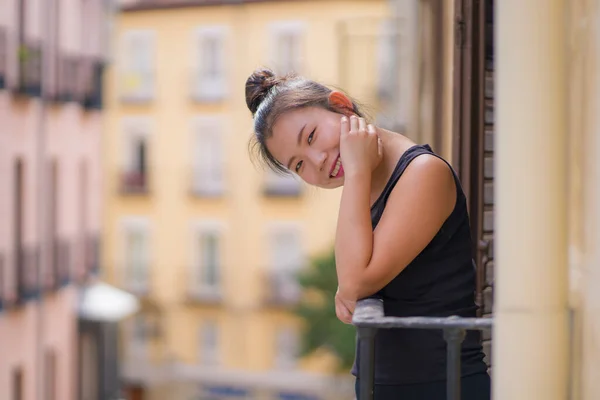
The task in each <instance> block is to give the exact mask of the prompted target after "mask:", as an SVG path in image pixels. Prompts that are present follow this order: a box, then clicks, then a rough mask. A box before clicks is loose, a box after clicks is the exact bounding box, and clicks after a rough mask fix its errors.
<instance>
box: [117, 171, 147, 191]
mask: <svg viewBox="0 0 600 400" xmlns="http://www.w3.org/2000/svg"><path fill="white" fill-rule="evenodd" d="M120 180H121V181H120V189H121V193H124V194H147V193H148V189H149V188H148V172H142V171H124V172H121V175H120Z"/></svg>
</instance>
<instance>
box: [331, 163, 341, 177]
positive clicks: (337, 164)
mask: <svg viewBox="0 0 600 400" xmlns="http://www.w3.org/2000/svg"><path fill="white" fill-rule="evenodd" d="M341 165H342V159H341V158H338V159H337V162H336V163H335V167H334V168H333V172H332V173H331V177H332V178H333V177H335V176H336V175H337V174H338V172H340V166H341Z"/></svg>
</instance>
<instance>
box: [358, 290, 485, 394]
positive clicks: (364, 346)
mask: <svg viewBox="0 0 600 400" xmlns="http://www.w3.org/2000/svg"><path fill="white" fill-rule="evenodd" d="M352 324H353V325H355V326H356V327H357V328H358V329H357V330H358V336H359V338H360V347H359V349H358V351H359V352H360V365H359V377H358V379H359V381H360V389H359V390H360V391H359V393H358V400H373V385H374V378H375V333H377V330H378V329H390V328H404V329H441V330H443V331H444V339H446V344H447V351H446V354H447V360H446V375H447V376H446V396H447V397H446V398H447V400H460V397H461V391H460V390H461V388H460V382H461V376H460V371H461V368H460V356H461V347H462V342H463V340H464V338H465V334H466V331H468V330H479V331H485V330H491V329H492V324H493V319H492V318H462V317H457V316H452V317H446V318H440V317H386V316H385V315H384V313H383V301H381V300H378V299H364V300H360V301H358V302H357V304H356V309H355V310H354V315H353V317H352Z"/></svg>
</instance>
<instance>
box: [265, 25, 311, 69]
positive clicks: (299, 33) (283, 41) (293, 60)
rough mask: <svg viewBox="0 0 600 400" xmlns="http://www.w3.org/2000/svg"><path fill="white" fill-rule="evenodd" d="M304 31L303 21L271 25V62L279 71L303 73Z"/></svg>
mask: <svg viewBox="0 0 600 400" xmlns="http://www.w3.org/2000/svg"><path fill="white" fill-rule="evenodd" d="M303 31H304V28H303V25H302V23H300V22H295V21H290V22H278V23H274V24H273V25H271V32H270V34H271V41H272V46H271V51H272V54H271V63H272V65H274V66H275V70H276V71H277V72H278V73H280V74H287V73H290V72H296V73H302V69H303V68H302V58H303V51H302V50H303V49H302V48H303V44H304V43H303Z"/></svg>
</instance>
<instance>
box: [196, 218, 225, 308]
mask: <svg viewBox="0 0 600 400" xmlns="http://www.w3.org/2000/svg"><path fill="white" fill-rule="evenodd" d="M222 231H223V228H222V226H221V225H220V224H219V223H218V222H208V221H204V222H200V223H198V224H197V225H196V226H195V227H194V242H193V246H194V257H193V261H192V279H191V287H190V292H191V295H192V296H193V297H196V298H201V299H205V300H219V299H220V297H221V268H222V261H221V254H223V253H222V236H223V233H222Z"/></svg>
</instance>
